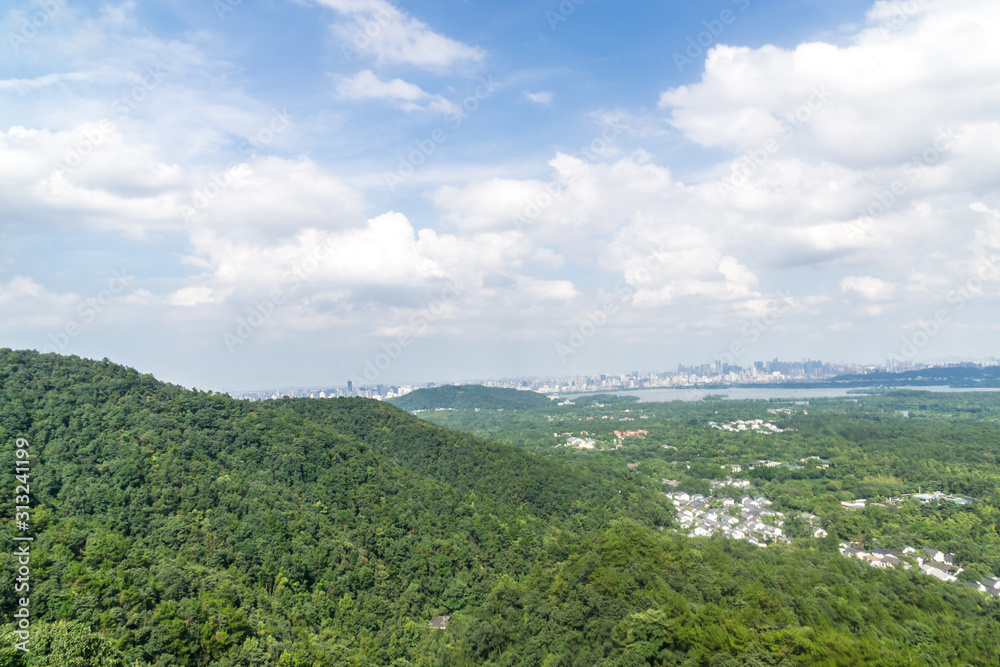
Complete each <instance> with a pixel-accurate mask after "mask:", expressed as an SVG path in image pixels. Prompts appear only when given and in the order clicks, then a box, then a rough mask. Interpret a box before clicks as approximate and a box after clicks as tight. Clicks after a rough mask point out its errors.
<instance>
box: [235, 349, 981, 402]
mask: <svg viewBox="0 0 1000 667" xmlns="http://www.w3.org/2000/svg"><path fill="white" fill-rule="evenodd" d="M998 366H1000V359H996V358H990V359H980V360H975V361H949V362H929V363H920V362H906V363H903V364H899V363H896V362H892V361H888V362H886V363H885V364H856V363H845V362H836V363H831V362H824V361H821V360H818V359H803V360H802V361H801V362H799V361H781V360H779V359H777V358H775V359H773V360H767V361H763V360H762V361H755V362H753V363H752V364H750V365H749V366H745V367H740V366H731V365H729V364H726V363H724V362H720V361H715V362H711V363H704V364H695V365H690V366H689V365H684V364H678V365H677V368H676V370H660V371H651V370H644V371H639V370H633V371H629V372H620V373H590V374H580V375H568V376H522V377H502V378H471V379H470V378H466V379H458V380H454V379H453V380H447V381H446V380H425V381H421V382H402V383H379V384H359V383H356V382H355V381H354V380H353V379H352V380H348V381H347V382H346V383H345V384H343V385H337V384H334V383H325V384H318V385H316V384H314V385H307V386H290V385H284V386H281V387H272V388H269V389H262V388H258V389H249V388H244V389H240V390H234V391H230V392H227V393H229V394H230V395H231V396H233V397H234V398H241V399H250V400H263V399H272V398H282V397H284V396H289V397H292V398H297V397H308V398H338V397H341V398H342V397H362V398H377V399H379V400H386V399H389V398H394V397H398V396H403V395H405V394H407V393H410V392H411V391H415V390H417V389H426V388H432V387H443V386H453V385H480V386H485V387H497V388H508V389H521V390H531V391H537V392H539V393H546V394H562V393H591V392H600V391H605V390H606V391H628V390H639V389H662V388H697V387H713V386H721V385H741V386H743V385H754V384H758V385H769V384H770V385H776V384H787V383H796V382H803V383H809V382H822V381H824V380H827V379H830V378H834V377H837V376H843V375H859V376H863V375H867V374H873V373H886V372H888V373H902V372H907V371H913V370H924V369H935V368H938V369H939V368H956V367H958V368H961V367H975V368H993V367H998Z"/></svg>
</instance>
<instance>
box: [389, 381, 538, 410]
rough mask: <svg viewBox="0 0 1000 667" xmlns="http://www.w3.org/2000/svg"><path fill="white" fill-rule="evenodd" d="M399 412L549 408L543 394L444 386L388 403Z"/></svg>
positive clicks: (464, 386)
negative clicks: (400, 410)
mask: <svg viewBox="0 0 1000 667" xmlns="http://www.w3.org/2000/svg"><path fill="white" fill-rule="evenodd" d="M389 402H390V403H392V404H393V405H395V406H397V407H399V408H402V409H403V410H408V411H413V410H439V409H442V410H445V409H453V410H472V409H475V408H479V409H481V410H529V409H531V408H540V407H545V406H547V405H552V401H551V400H550V399H549V398H548V397H547V396H545V395H543V394H539V393H537V392H534V391H520V390H517V389H501V388H499V387H483V386H481V385H475V384H470V385H448V386H444V387H432V388H430V389H417V390H416V391H413V392H410V393H409V394H406V395H405V396H400V397H399V398H393V399H391V400H390V401H389Z"/></svg>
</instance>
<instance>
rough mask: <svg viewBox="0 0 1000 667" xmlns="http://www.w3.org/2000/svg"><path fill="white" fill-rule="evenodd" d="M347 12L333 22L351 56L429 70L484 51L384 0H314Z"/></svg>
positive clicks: (469, 59) (475, 57) (472, 59)
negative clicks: (434, 28)
mask: <svg viewBox="0 0 1000 667" xmlns="http://www.w3.org/2000/svg"><path fill="white" fill-rule="evenodd" d="M317 2H318V3H319V4H322V5H325V6H327V7H330V8H332V9H334V10H336V11H337V12H339V13H341V14H345V15H346V16H347V21H345V22H344V23H341V24H338V25H336V26H334V31H335V32H336V34H337V36H338V37H340V39H341V42H342V46H341V49H342V51H343V52H344V54H345V55H346V56H350V57H351V58H352V59H353V57H355V56H364V55H366V54H367V53H372V54H373V55H374V56H375V58H376V61H377V62H378V63H379V64H380V65H382V64H406V65H415V66H417V67H423V68H426V69H431V70H444V69H450V68H452V67H454V66H455V65H458V64H461V63H466V62H469V63H478V62H481V61H482V60H483V59H484V58H485V56H486V52H485V51H483V50H482V49H480V48H478V47H473V46H469V45H467V44H463V43H461V42H458V41H455V40H453V39H450V38H448V37H445V36H443V35H439V34H438V33H436V32H434V31H433V30H431V29H430V27H429V26H428V25H427V24H426V23H423V22H422V21H419V20H417V19H415V18H413V17H412V16H410V15H408V14H407V13H406V12H404V11H402V10H400V9H398V8H397V7H396V6H394V5H393V4H392V3H390V2H387V1H386V0H317Z"/></svg>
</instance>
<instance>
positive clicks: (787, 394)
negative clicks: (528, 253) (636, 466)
mask: <svg viewBox="0 0 1000 667" xmlns="http://www.w3.org/2000/svg"><path fill="white" fill-rule="evenodd" d="M852 389H857V387H818V388H813V389H807V388H801V389H796V388H791V389H789V388H786V387H728V388H723V389H686V388H678V389H670V388H658V389H630V390H627V391H602V392H596V393H600V394H613V395H615V396H638V397H639V399H640V400H641V401H642V402H644V403H660V402H669V401H700V400H702V399H703V398H705V397H706V396H720V395H724V396H725V397H726V399H728V400H732V401H751V400H755V399H757V400H760V399H763V400H769V399H772V398H787V399H791V400H808V399H810V398H845V397H846V398H856V397H858V394H849V393H847V392H849V391H851V390H852ZM890 389H915V390H918V391H935V392H940V393H946V394H950V393H959V392H968V391H1000V389H989V388H985V389H978V388H972V387H970V388H965V387H890ZM591 395H593V394H560V397H561V398H579V397H580V396H591Z"/></svg>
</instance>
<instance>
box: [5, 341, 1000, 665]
mask: <svg viewBox="0 0 1000 667" xmlns="http://www.w3.org/2000/svg"><path fill="white" fill-rule="evenodd" d="M0 395H2V398H0V442H2V443H3V446H2V448H0V471H2V483H3V484H6V485H7V486H6V488H8V489H10V490H13V489H14V487H15V480H14V469H15V455H14V451H15V449H16V448H15V446H14V443H15V438H19V437H20V438H26V439H27V440H28V441H29V442H30V445H29V451H30V452H31V466H30V468H31V480H30V489H31V491H30V493H31V510H30V514H31V518H30V523H31V531H32V534H33V535H34V538H35V541H34V542H33V543H32V545H31V559H30V591H29V592H28V593H29V597H30V611H31V625H30V628H31V633H32V634H31V649H30V651H29V652H28V653H23V652H20V651H18V650H16V649H15V648H13V646H14V641H15V639H14V637H13V634H12V630H13V628H14V627H15V626H14V625H13V624H11V623H8V625H6V626H5V627H2V628H0V666H2V667H7V666H11V667H42V666H50V665H66V666H67V667H69V666H76V665H79V666H81V667H91V666H96V667H126V666H127V667H153V666H154V665H155V666H156V667H161V666H162V667H172V666H181V665H184V666H187V665H191V666H202V665H204V666H213V667H236V666H246V667H273V666H277V667H325V666H327V665H371V666H373V667H374V666H378V667H382V666H387V665H388V666H393V667H407V666H413V665H421V666H427V667H430V666H432V665H454V666H459V665H462V666H464V665H536V666H540V665H543V664H544V665H549V666H552V665H565V666H571V665H588V666H589V665H594V666H599V665H604V666H608V667H612V666H614V667H625V666H633V665H704V666H716V665H721V666H724V667H733V666H737V665H746V666H751V665H752V666H755V667H756V666H761V665H783V666H785V667H791V666H793V665H799V666H801V665H845V666H846V665H865V664H871V665H891V666H896V665H985V664H994V662H995V657H996V646H997V645H998V644H1000V603H997V602H995V601H993V600H991V599H990V598H988V597H986V596H984V595H982V594H980V593H978V592H976V591H972V590H969V589H964V588H963V587H955V586H949V585H947V584H944V583H942V582H938V581H936V580H934V579H933V578H931V577H926V576H923V575H916V574H914V573H912V572H902V571H888V572H881V571H875V570H873V569H872V568H869V567H866V566H863V565H862V564H861V563H859V562H856V561H855V562H852V561H849V560H847V559H845V558H842V557H841V556H840V555H839V554H838V553H837V550H836V543H835V541H834V542H832V541H829V540H827V541H816V540H813V541H807V542H804V543H802V544H795V545H788V546H781V547H771V548H768V549H758V548H756V547H753V546H750V545H748V544H747V543H745V542H735V541H725V540H721V539H716V538H712V539H689V538H686V537H682V536H679V535H677V534H674V533H672V532H671V531H670V530H669V529H670V527H671V526H672V521H673V519H672V508H670V507H668V505H667V503H666V499H665V497H664V496H663V495H662V494H660V493H659V490H660V489H659V488H658V486H659V485H658V482H657V488H655V489H654V488H646V487H645V486H643V484H644V482H642V481H641V479H640V477H641V476H638V475H631V474H628V473H625V472H616V470H617V468H615V469H612V468H610V467H605V466H604V465H602V464H600V463H596V462H594V461H593V460H590V462H589V463H588V462H587V461H588V459H586V458H583V459H580V461H581V462H572V461H560V460H557V459H549V458H545V457H541V458H540V457H538V456H533V455H531V454H528V453H525V452H523V451H520V450H518V449H515V448H512V447H505V446H500V445H496V444H492V443H488V442H485V441H482V440H478V439H476V438H473V437H471V436H467V435H463V434H459V433H457V432H454V431H449V430H446V429H442V428H439V427H435V426H432V425H430V424H426V423H423V422H420V421H418V420H417V419H415V418H414V417H412V416H410V415H408V414H407V413H405V412H403V411H402V410H399V409H397V408H394V407H393V406H390V405H385V404H382V403H378V402H375V401H366V400H363V399H327V400H310V399H294V400H293V399H286V400H280V401H266V402H261V403H251V402H245V401H237V400H233V399H231V398H229V397H227V396H224V395H221V394H210V393H204V392H196V391H189V390H186V389H183V388H180V387H176V386H172V385H167V384H163V383H160V382H157V381H156V380H155V379H154V378H152V377H150V376H148V375H141V374H139V373H138V372H136V371H134V370H131V369H127V368H124V367H121V366H117V365H115V364H112V363H110V362H107V361H104V362H95V361H86V360H81V359H78V358H74V357H60V356H56V355H39V354H37V353H34V352H15V351H10V350H0ZM622 467H624V466H622ZM10 501H11V502H8V503H3V504H0V519H2V520H3V522H4V523H3V525H4V526H6V527H7V528H6V530H7V531H8V534H9V535H14V534H18V535H20V534H21V533H20V532H16V531H15V525H14V522H13V519H14V516H13V514H14V503H13V502H12V501H13V499H12V498H10ZM9 539H10V538H9V537H8V540H9ZM12 543H13V542H10V541H8V544H12ZM16 562H17V561H16V558H15V557H14V555H13V551H12V550H11V549H7V550H4V551H3V552H2V553H0V589H2V590H4V591H7V592H8V593H7V594H5V595H3V596H0V613H2V614H3V617H4V619H5V621H9V620H10V619H11V618H12V614H13V612H14V610H15V605H16V604H17V602H16V599H17V596H16V595H14V593H13V592H12V591H13V590H14V577H15V576H17V575H16V574H15V572H16V570H15V566H16ZM439 615H449V616H451V620H450V623H449V624H448V626H447V629H445V630H435V629H431V628H430V627H428V621H429V620H430V619H431V617H432V616H439ZM991 661H992V662H991Z"/></svg>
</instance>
